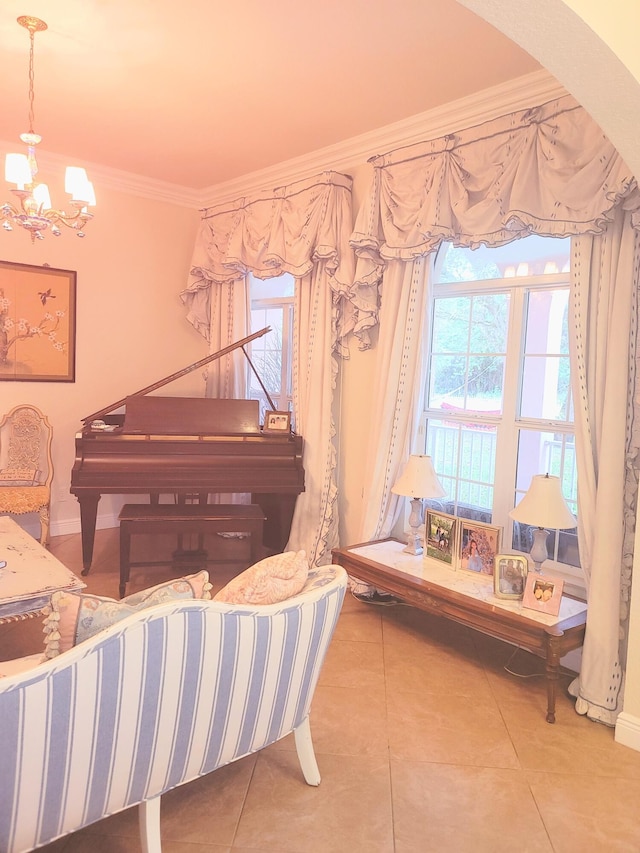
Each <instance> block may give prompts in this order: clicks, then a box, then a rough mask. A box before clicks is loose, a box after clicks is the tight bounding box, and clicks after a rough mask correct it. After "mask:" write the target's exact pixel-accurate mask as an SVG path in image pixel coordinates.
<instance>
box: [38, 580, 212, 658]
mask: <svg viewBox="0 0 640 853" xmlns="http://www.w3.org/2000/svg"><path fill="white" fill-rule="evenodd" d="M180 598H186V599H189V598H191V599H195V598H203V599H209V598H211V584H210V583H209V573H208V572H204V571H203V572H198V573H197V574H195V575H189V576H187V577H184V578H177V579H176V580H170V581H166V582H165V583H160V584H158V585H157V586H152V587H150V588H149V589H144V590H142V591H141V592H134V593H133V594H132V595H129V596H127V597H126V598H121V599H120V601H116V600H115V599H113V598H103V597H102V596H100V595H90V594H88V593H81V592H54V593H53V595H52V596H51V605H50V606H49V607H47V608H45V613H46V614H47V615H46V617H45V620H44V629H43V630H44V633H45V634H46V638H45V641H44V644H45V654H44V656H45V658H54V657H56V656H57V655H59V654H61V653H62V652H66V651H67V650H68V649H71V648H73V646H75V645H76V644H77V643H81V642H82V641H83V640H88V639H89V637H93V635H94V634H97V633H98V631H102V630H103V629H104V628H108V627H109V626H110V625H114V624H115V623H116V622H119V621H120V620H121V619H125V618H126V617H127V616H131V614H132V613H137V612H138V611H139V610H145V609H146V608H147V607H153V606H154V605H155V604H164V603H165V602H167V601H174V600H176V599H180Z"/></svg>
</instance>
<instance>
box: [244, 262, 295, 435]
mask: <svg viewBox="0 0 640 853" xmlns="http://www.w3.org/2000/svg"><path fill="white" fill-rule="evenodd" d="M294 286H295V279H294V278H293V276H292V275H289V274H288V273H284V274H283V275H281V276H278V277H277V278H269V279H265V280H264V281H263V280H261V279H259V278H255V277H254V276H253V275H252V276H251V331H252V332H258V331H260V329H264V328H265V327H266V326H269V327H270V328H271V331H270V332H268V333H267V334H266V335H263V336H262V337H260V338H256V340H254V341H252V342H251V344H250V357H251V361H252V363H253V365H254V367H255V369H256V371H257V372H258V374H259V376H260V379H261V380H262V382H263V383H264V386H265V388H266V389H267V391H268V392H269V396H270V397H271V399H272V401H273V404H274V405H275V407H276V409H277V411H280V412H287V411H291V410H292V408H293V402H292V385H291V350H292V343H293V296H294ZM248 382H249V388H248V397H249V399H251V400H259V401H260V419H261V420H262V419H263V418H264V412H265V410H266V409H270V408H271V404H270V403H269V401H268V399H267V396H266V394H265V393H264V390H263V388H262V387H261V385H260V382H259V381H258V379H257V377H256V376H255V375H254V373H253V371H252V370H251V371H249V380H248Z"/></svg>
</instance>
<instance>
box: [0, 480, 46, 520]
mask: <svg viewBox="0 0 640 853" xmlns="http://www.w3.org/2000/svg"><path fill="white" fill-rule="evenodd" d="M48 503H49V488H48V486H16V485H15V483H12V484H11V485H10V486H2V487H1V488H0V512H10V513H15V514H17V515H22V514H23V513H25V512H36V511H37V510H39V509H40V507H42V506H46V505H47V504H48Z"/></svg>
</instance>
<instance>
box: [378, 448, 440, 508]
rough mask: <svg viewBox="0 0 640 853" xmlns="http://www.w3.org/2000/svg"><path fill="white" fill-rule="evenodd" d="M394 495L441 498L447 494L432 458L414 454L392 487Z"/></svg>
mask: <svg viewBox="0 0 640 853" xmlns="http://www.w3.org/2000/svg"><path fill="white" fill-rule="evenodd" d="M391 491H392V492H393V493H394V495H404V496H405V497H408V498H441V497H442V496H443V495H445V494H446V492H445V490H444V489H443V488H442V483H441V482H440V480H438V477H437V474H436V472H435V469H434V467H433V463H432V461H431V457H430V456H422V455H420V454H414V455H412V456H410V457H409V459H408V461H407V464H406V465H405V466H404V470H403V471H402V473H401V474H400V476H399V477H398V479H397V480H396V482H395V483H394V484H393V486H392V487H391Z"/></svg>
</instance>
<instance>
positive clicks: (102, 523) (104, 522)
mask: <svg viewBox="0 0 640 853" xmlns="http://www.w3.org/2000/svg"><path fill="white" fill-rule="evenodd" d="M118 524H119V522H118V516H117V515H116V514H114V513H105V514H104V515H98V517H97V519H96V530H105V529H106V528H108V527H118ZM25 528H27V525H26V524H25ZM29 532H30V533H31V534H32V535H33V536H36V535H40V534H39V533H38V525H34V529H33V531H31V530H30V531H29ZM70 533H80V518H65V519H63V520H62V521H54V522H51V530H50V534H51V536H66V535H68V534H70Z"/></svg>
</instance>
